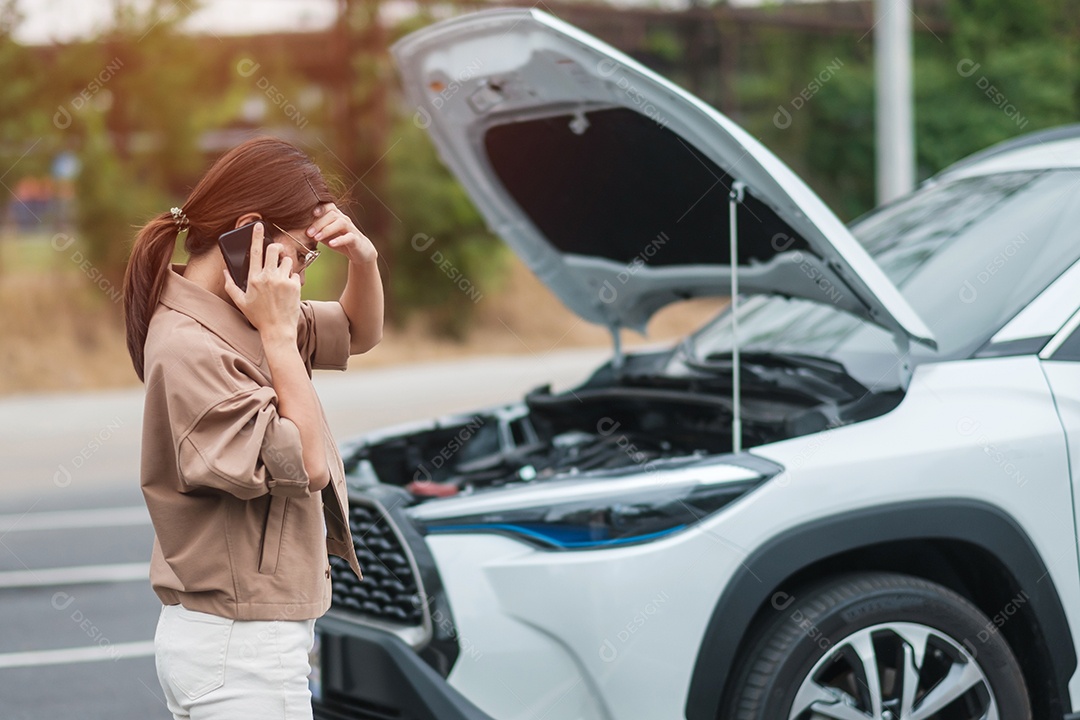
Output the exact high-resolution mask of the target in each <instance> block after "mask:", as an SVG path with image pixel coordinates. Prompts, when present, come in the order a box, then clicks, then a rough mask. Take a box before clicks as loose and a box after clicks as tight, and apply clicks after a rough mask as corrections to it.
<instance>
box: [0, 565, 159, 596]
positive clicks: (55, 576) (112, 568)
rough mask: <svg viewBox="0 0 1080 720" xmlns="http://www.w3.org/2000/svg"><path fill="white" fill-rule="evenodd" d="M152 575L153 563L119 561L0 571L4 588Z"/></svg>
mask: <svg viewBox="0 0 1080 720" xmlns="http://www.w3.org/2000/svg"><path fill="white" fill-rule="evenodd" d="M149 579H150V563H116V564H113V565H80V566H76V567H59V568H41V569H38V570H9V571H6V572H0V590H5V589H9V588H19V587H48V586H52V585H83V584H87V583H108V582H130V581H132V580H149Z"/></svg>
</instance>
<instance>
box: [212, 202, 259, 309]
mask: <svg viewBox="0 0 1080 720" xmlns="http://www.w3.org/2000/svg"><path fill="white" fill-rule="evenodd" d="M260 222H262V221H261V220H254V221H252V222H249V223H248V224H247V225H241V226H240V227H238V228H236V229H235V230H230V231H229V232H227V233H222V234H221V235H219V236H218V247H220V248H221V254H222V256H224V258H225V267H227V268H229V274H230V275H232V279H233V282H235V283H236V284H237V286H238V287H239V288H240V289H241V290H243V291H244V292H247V279H248V270H249V268H250V267H251V236H252V233H254V232H255V226H256V225H258V224H259V223H260ZM263 232H264V233H265V232H266V228H265V227H264V228H263ZM270 242H271V241H270V238H269V236H267V235H265V234H264V235H263V257H266V246H267V245H269V244H270Z"/></svg>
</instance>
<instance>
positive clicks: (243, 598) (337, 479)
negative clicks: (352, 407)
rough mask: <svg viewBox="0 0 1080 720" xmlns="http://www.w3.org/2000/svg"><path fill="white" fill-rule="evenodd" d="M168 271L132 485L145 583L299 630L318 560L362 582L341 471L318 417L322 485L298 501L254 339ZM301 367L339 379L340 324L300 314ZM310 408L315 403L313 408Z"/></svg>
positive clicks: (297, 456)
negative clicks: (145, 559)
mask: <svg viewBox="0 0 1080 720" xmlns="http://www.w3.org/2000/svg"><path fill="white" fill-rule="evenodd" d="M184 268H185V265H182V264H178V263H172V264H171V265H170V271H169V272H167V273H166V279H165V283H164V286H163V288H162V292H161V298H160V302H159V304H158V306H157V308H156V310H155V311H154V314H153V317H152V318H151V321H150V326H149V329H148V333H147V337H146V345H145V372H144V378H145V381H146V382H145V384H146V404H145V409H144V413H143V441H142V463H141V484H142V491H143V497H144V498H145V499H146V506H147V508H148V509H149V511H150V518H151V520H152V521H153V525H154V547H153V551H152V554H151V561H150V583H151V585H152V587H153V589H154V592H155V593H156V594H157V596H158V597H159V598H160V599H161V602H162V603H163V604H165V605H174V604H176V603H182V604H183V605H184V607H186V608H188V609H190V610H199V611H202V612H207V613H212V614H215V615H221V616H223V617H230V618H235V619H238V620H306V619H311V618H316V617H319V616H321V615H322V614H323V613H325V612H326V610H327V609H328V608H329V607H330V590H331V587H330V565H329V563H328V553H329V554H333V555H337V556H339V557H342V558H344V559H346V560H347V561H348V563H349V566H350V567H351V568H352V570H353V572H354V573H356V574H357V576H358V577H360V578H361V579H362V578H363V575H362V574H361V569H360V565H359V562H358V561H357V558H356V551H355V550H354V548H353V542H352V535H351V533H350V531H349V524H348V522H347V520H346V519H347V518H348V508H349V506H348V498H347V495H346V489H345V472H344V466H343V464H342V460H341V456H340V455H339V453H338V449H337V443H336V442H335V441H334V438H333V436H332V435H331V433H330V428H329V426H328V425H327V422H326V416H325V413H324V414H323V415H322V418H321V420H322V426H323V438H324V444H325V448H326V457H327V464H328V465H329V468H330V475H331V482H330V484H328V485H327V486H326V487H325V488H324V489H323V490H322V491H321V492H317V493H312V492H311V491H310V490H309V488H308V475H307V470H306V469H305V468H304V463H303V456H302V452H301V442H300V431H299V430H298V429H297V427H296V425H295V424H294V423H293V422H292V421H291V420H289V419H288V418H284V417H281V416H279V415H278V413H277V394H276V392H275V391H274V388H273V385H272V383H271V381H270V369H269V366H268V364H267V361H266V356H265V354H264V352H263V347H262V341H261V339H260V336H259V332H258V330H257V329H256V328H255V327H254V326H252V325H251V324H250V323H249V322H248V320H247V318H246V317H245V316H244V314H243V313H242V312H240V310H239V309H237V308H236V307H234V306H233V305H232V304H230V303H229V302H227V301H225V300H223V299H222V298H220V297H218V296H217V295H215V294H213V293H212V292H210V291H208V290H206V289H204V288H202V287H201V286H199V285H196V284H195V283H193V282H191V281H190V280H187V279H186V278H184V277H183V276H182V275H181V274H180V273H181V272H183V270H184ZM300 308H301V313H300V322H299V324H298V326H297V331H298V332H297V340H298V345H299V348H300V353H301V356H302V357H303V359H304V363H305V365H306V366H307V368H308V375H309V376H310V374H311V370H312V369H327V370H345V369H346V368H347V366H348V361H349V354H350V353H349V340H350V334H349V319H348V316H346V315H345V311H344V310H343V309H342V307H341V304H340V303H338V302H336V301H314V300H304V301H301V303H300ZM319 407H320V409H321V408H322V404H321V402H320V405H319Z"/></svg>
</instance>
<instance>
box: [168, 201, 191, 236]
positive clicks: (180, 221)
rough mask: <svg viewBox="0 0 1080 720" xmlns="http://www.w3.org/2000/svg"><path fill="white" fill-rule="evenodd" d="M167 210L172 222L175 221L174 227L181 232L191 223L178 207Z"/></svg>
mask: <svg viewBox="0 0 1080 720" xmlns="http://www.w3.org/2000/svg"><path fill="white" fill-rule="evenodd" d="M169 212H171V213H172V217H173V222H175V223H176V229H177V230H179V231H180V232H183V231H184V229H185V228H187V227H188V225H190V224H191V223H189V222H188V216H187V214H186V213H185V212H184V211H183V210H181V209H180V208H178V207H174V208H172V209H171V210H170V211H169Z"/></svg>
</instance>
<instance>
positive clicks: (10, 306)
mask: <svg viewBox="0 0 1080 720" xmlns="http://www.w3.org/2000/svg"><path fill="white" fill-rule="evenodd" d="M510 273H511V275H510V277H509V279H508V281H507V282H506V283H505V284H504V288H505V289H504V290H503V291H501V292H499V293H494V294H492V295H490V296H487V297H485V298H484V300H482V301H481V303H480V306H479V307H478V308H477V316H476V322H475V323H474V325H473V327H472V329H471V330H470V333H469V336H468V337H467V338H466V340H465V341H464V342H455V341H452V340H448V339H443V338H439V337H437V336H436V335H435V334H434V333H432V332H431V330H430V328H429V327H428V323H427V322H425V321H424V320H423V319H422V318H420V319H417V320H416V321H415V322H410V323H409V324H408V326H407V327H405V328H400V329H399V328H394V327H388V328H387V329H386V331H385V333H384V337H383V341H382V342H381V343H380V344H379V345H378V346H377V347H376V348H374V349H373V350H371V351H370V352H368V353H366V354H364V355H361V356H357V357H354V358H353V359H352V361H351V363H350V369H349V371H350V372H357V371H363V369H364V368H369V367H376V366H385V365H397V364H402V363H409V362H419V361H429V360H433V359H441V358H456V357H463V356H469V355H501V354H520V353H546V352H549V351H552V350H557V349H566V348H572V347H609V346H610V344H611V339H610V336H609V334H608V332H607V330H606V329H604V328H601V327H598V326H596V325H592V324H590V323H587V322H585V321H583V320H581V319H579V318H578V317H577V316H576V315H574V314H573V313H571V312H570V311H568V310H566V309H565V308H564V307H563V306H562V305H561V304H560V303H559V301H558V300H557V299H556V298H555V297H554V296H553V295H552V294H551V293H550V292H549V291H548V290H547V288H545V287H544V286H543V285H542V284H541V283H540V282H539V281H538V280H537V279H536V278H535V277H534V276H533V275H532V273H530V272H529V271H528V269H526V268H525V266H524V265H522V264H521V263H520V262H519V261H518V260H517V259H516V258H514V259H513V260H512V261H511V263H510ZM725 303H726V299H722V298H717V299H707V300H705V299H703V300H692V301H688V302H684V303H680V304H679V305H675V306H671V307H668V308H666V309H664V310H662V311H660V312H659V313H658V314H657V315H656V316H655V317H654V318H653V320H652V322H651V323H650V325H649V337H648V338H641V337H640V336H639V335H637V333H634V332H624V333H623V344H624V346H625V347H628V348H629V347H634V346H635V345H640V344H643V343H652V342H657V341H661V340H673V339H675V338H678V337H680V336H682V335H684V334H686V333H687V332H689V331H690V330H693V329H694V328H697V327H699V326H700V325H701V324H702V323H703V322H705V320H707V319H708V318H710V317H712V316H713V315H714V314H715V313H716V312H717V311H718V310H719V309H720V308H721V307H723V305H724V304H725ZM0 309H2V312H0V362H2V363H3V368H4V370H5V372H4V373H2V374H0V395H7V394H12V393H23V392H37V391H71V390H90V389H103V388H118V387H135V386H138V385H139V381H138V378H137V377H136V376H135V371H134V370H133V369H132V367H131V359H130V357H129V356H128V353H127V348H126V345H125V338H124V325H123V317H122V306H121V305H120V303H119V302H113V301H112V299H110V297H108V295H107V294H106V293H104V292H102V290H101V289H100V288H98V287H96V286H94V285H93V284H92V283H91V282H90V280H89V279H88V278H87V277H86V276H85V275H83V274H82V273H81V272H79V271H78V270H77V269H72V268H68V269H63V270H60V269H52V270H35V271H32V272H25V273H20V274H13V273H12V271H11V270H10V268H9V269H8V272H7V273H4V274H3V275H0Z"/></svg>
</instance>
